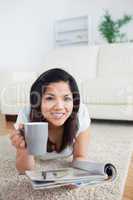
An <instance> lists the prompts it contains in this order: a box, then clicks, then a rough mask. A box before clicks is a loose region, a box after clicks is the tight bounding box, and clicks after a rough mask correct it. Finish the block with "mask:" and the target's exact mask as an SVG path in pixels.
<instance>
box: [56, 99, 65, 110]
mask: <svg viewBox="0 0 133 200" xmlns="http://www.w3.org/2000/svg"><path fill="white" fill-rule="evenodd" d="M55 106H56V108H58V109H62V108H64V102H63V101H62V100H58V101H56V105H55Z"/></svg>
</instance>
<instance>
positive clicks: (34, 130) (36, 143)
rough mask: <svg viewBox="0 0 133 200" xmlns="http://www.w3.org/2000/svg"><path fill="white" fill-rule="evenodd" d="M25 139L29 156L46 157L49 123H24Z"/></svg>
mask: <svg viewBox="0 0 133 200" xmlns="http://www.w3.org/2000/svg"><path fill="white" fill-rule="evenodd" d="M24 137H25V142H26V146H27V150H28V153H29V154H31V155H36V156H40V155H44V154H45V153H46V152H47V140H48V123H47V122H28V123H24Z"/></svg>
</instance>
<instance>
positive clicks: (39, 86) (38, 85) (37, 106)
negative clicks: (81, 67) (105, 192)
mask: <svg viewBox="0 0 133 200" xmlns="http://www.w3.org/2000/svg"><path fill="white" fill-rule="evenodd" d="M60 81H64V82H67V83H68V85H69V87H70V90H71V92H72V95H73V111H72V113H71V115H70V116H69V118H68V119H67V120H66V122H65V123H64V132H63V140H62V145H61V148H60V151H62V150H63V149H64V148H65V147H66V146H67V145H71V144H72V143H73V139H74V138H75V135H76V132H77V130H78V117H77V112H78V110H79V105H80V94H79V89H78V86H77V83H76V81H75V79H74V78H73V76H72V75H70V74H69V73H68V72H66V71H64V70H63V69H60V68H54V69H50V70H48V71H46V72H44V73H43V74H41V75H40V76H39V77H38V79H37V80H36V81H35V82H34V83H33V85H32V87H31V90H30V106H31V109H30V121H31V122H41V121H46V119H44V117H43V115H42V113H41V100H42V96H43V94H44V93H45V91H46V89H47V86H48V85H49V84H51V83H55V82H60Z"/></svg>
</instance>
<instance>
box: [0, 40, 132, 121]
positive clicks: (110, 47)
mask: <svg viewBox="0 0 133 200" xmlns="http://www.w3.org/2000/svg"><path fill="white" fill-rule="evenodd" d="M132 52H133V44H132V43H123V44H122V43H121V44H107V45H102V46H88V47H87V46H85V47H83V46H80V47H66V48H57V49H53V50H52V51H50V52H49V53H48V55H47V56H46V60H45V64H44V66H43V70H42V71H45V70H46V69H48V68H51V67H61V68H65V69H66V70H68V71H69V72H70V73H72V74H73V75H74V76H75V77H76V79H77V82H78V84H79V88H80V92H81V97H82V101H83V103H85V104H86V105H87V107H88V110H89V113H90V116H91V118H94V119H113V120H129V121H130V120H133V55H132V54H133V53H132ZM39 73H41V72H39ZM25 103H26V104H27V102H25ZM4 109H5V108H4ZM4 109H3V108H1V110H2V112H3V113H5V112H4ZM17 112H18V110H16V113H17Z"/></svg>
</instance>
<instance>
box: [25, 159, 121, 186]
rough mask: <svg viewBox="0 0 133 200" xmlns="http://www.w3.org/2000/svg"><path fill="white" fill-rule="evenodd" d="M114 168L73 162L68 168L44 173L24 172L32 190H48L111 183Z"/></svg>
mask: <svg viewBox="0 0 133 200" xmlns="http://www.w3.org/2000/svg"><path fill="white" fill-rule="evenodd" d="M116 174H117V173H116V168H115V167H114V166H113V165H112V164H108V163H107V164H102V163H94V162H89V161H77V160H75V161H73V162H72V165H71V166H70V167H66V168H58V169H53V170H46V171H26V175H27V176H28V178H29V179H30V182H31V184H32V187H33V189H48V188H55V187H61V186H66V185H74V186H75V187H83V186H86V185H94V184H101V183H103V182H105V181H113V180H114V179H115V177H116Z"/></svg>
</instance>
